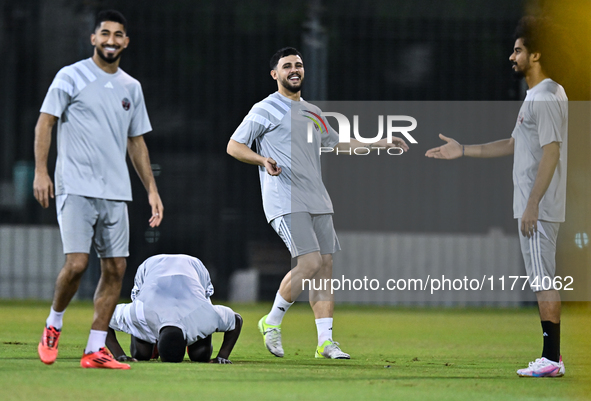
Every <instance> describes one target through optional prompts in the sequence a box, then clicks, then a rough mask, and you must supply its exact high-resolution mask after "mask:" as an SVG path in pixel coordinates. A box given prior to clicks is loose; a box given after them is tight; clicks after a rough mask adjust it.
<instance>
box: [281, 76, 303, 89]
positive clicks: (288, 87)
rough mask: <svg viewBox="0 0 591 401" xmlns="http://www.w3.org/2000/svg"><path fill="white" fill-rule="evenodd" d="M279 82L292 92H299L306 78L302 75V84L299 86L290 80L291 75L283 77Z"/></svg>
mask: <svg viewBox="0 0 591 401" xmlns="http://www.w3.org/2000/svg"><path fill="white" fill-rule="evenodd" d="M279 82H280V83H281V86H283V87H284V88H285V89H287V90H288V91H290V92H291V93H298V92H299V91H301V90H302V85H303V84H304V78H302V77H301V76H300V84H299V85H297V86H296V85H293V84H292V83H291V82H289V77H288V78H287V79H282V80H280V81H279Z"/></svg>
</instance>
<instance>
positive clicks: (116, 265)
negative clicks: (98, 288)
mask: <svg viewBox="0 0 591 401" xmlns="http://www.w3.org/2000/svg"><path fill="white" fill-rule="evenodd" d="M126 268H127V261H126V259H125V258H105V259H101V274H102V275H104V276H108V277H111V278H113V279H117V280H123V276H124V275H125V269H126Z"/></svg>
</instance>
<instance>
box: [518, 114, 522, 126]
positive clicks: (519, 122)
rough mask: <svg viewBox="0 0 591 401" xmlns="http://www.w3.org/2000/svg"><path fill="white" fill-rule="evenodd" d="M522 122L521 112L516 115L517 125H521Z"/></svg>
mask: <svg viewBox="0 0 591 401" xmlns="http://www.w3.org/2000/svg"><path fill="white" fill-rule="evenodd" d="M522 122H523V113H520V114H519V116H517V125H521V123H522Z"/></svg>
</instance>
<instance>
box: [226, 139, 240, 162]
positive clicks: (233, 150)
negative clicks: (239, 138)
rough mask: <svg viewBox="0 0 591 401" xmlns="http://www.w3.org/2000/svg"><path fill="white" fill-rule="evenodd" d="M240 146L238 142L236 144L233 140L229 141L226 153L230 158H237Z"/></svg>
mask: <svg viewBox="0 0 591 401" xmlns="http://www.w3.org/2000/svg"><path fill="white" fill-rule="evenodd" d="M238 146H239V144H238V142H236V141H235V140H233V139H230V140H229V141H228V146H227V147H226V153H228V154H229V155H230V156H232V157H234V158H236V155H237V151H238V149H237V148H238Z"/></svg>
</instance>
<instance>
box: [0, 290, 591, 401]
mask: <svg viewBox="0 0 591 401" xmlns="http://www.w3.org/2000/svg"><path fill="white" fill-rule="evenodd" d="M231 306H232V307H233V308H234V309H235V310H236V311H237V312H239V313H241V314H242V316H243V317H244V321H245V325H244V328H243V330H242V336H241V338H240V339H239V341H238V344H237V345H236V348H235V350H234V352H233V354H232V356H231V359H232V360H233V362H234V365H210V364H196V363H191V362H189V361H185V362H183V363H181V364H164V363H160V362H155V361H152V362H143V363H136V364H133V366H132V370H130V371H108V370H94V369H93V370H85V369H81V368H80V367H79V360H80V356H81V354H82V351H83V347H84V346H85V345H86V338H87V333H88V329H89V327H90V320H91V317H92V306H91V304H89V303H75V304H72V305H71V306H70V307H69V309H68V311H67V313H66V315H65V321H64V329H63V335H62V338H61V340H60V355H59V358H58V360H57V362H56V363H55V364H54V365H51V366H45V365H43V364H42V363H41V362H40V361H39V360H38V359H37V351H36V347H37V342H38V340H39V337H40V334H41V329H42V325H43V322H44V320H45V318H46V315H47V312H48V309H49V304H46V303H33V302H13V301H2V302H0V322H1V329H0V400H95V399H96V400H99V399H100V400H108V399H123V400H185V401H186V400H192V399H203V400H225V399H232V400H241V401H245V400H251V399H257V400H277V401H285V400H302V399H310V400H325V399H337V400H341V401H342V400H381V399H403V400H536V401H539V400H541V399H542V400H574V399H577V400H589V399H591V340H590V337H591V313H590V312H591V309H589V306H588V305H568V304H567V305H565V306H564V309H563V323H562V328H563V330H562V332H563V334H562V354H563V356H564V361H565V366H566V376H565V377H563V378H555V379H549V378H546V379H530V378H519V377H517V375H516V374H515V370H516V369H518V368H521V367H523V366H525V365H526V364H527V362H528V361H530V360H532V359H534V358H535V357H538V356H539V353H540V351H541V336H540V331H541V329H540V325H539V321H538V317H537V310H536V309H533V308H524V309H439V308H427V309H425V308H379V307H352V306H350V307H347V306H339V305H337V313H336V317H337V318H336V321H335V327H334V332H335V340H337V341H340V342H341V345H342V348H343V350H345V351H346V352H349V353H351V355H352V359H351V360H349V361H331V360H316V359H314V346H315V341H316V329H315V326H314V320H313V318H312V314H311V311H310V309H309V307H308V306H307V305H304V304H302V305H295V306H294V307H292V309H291V310H290V311H289V313H288V314H287V316H286V318H285V320H284V321H283V333H284V334H283V343H284V348H285V358H283V359H280V358H276V357H274V356H272V355H271V354H269V353H268V352H267V350H266V349H265V348H264V346H263V343H262V339H261V336H260V334H259V333H258V331H257V328H256V323H257V321H258V319H259V318H260V316H262V315H263V314H264V313H266V311H267V310H268V308H269V305H263V304H257V305H231ZM221 336H222V335H221V334H218V335H214V347H216V346H218V347H219V344H220V340H221ZM119 339H120V341H121V342H122V345H123V346H124V349H128V346H129V338H128V336H127V335H123V334H119ZM215 352H216V351H215V350H214V354H215Z"/></svg>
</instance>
